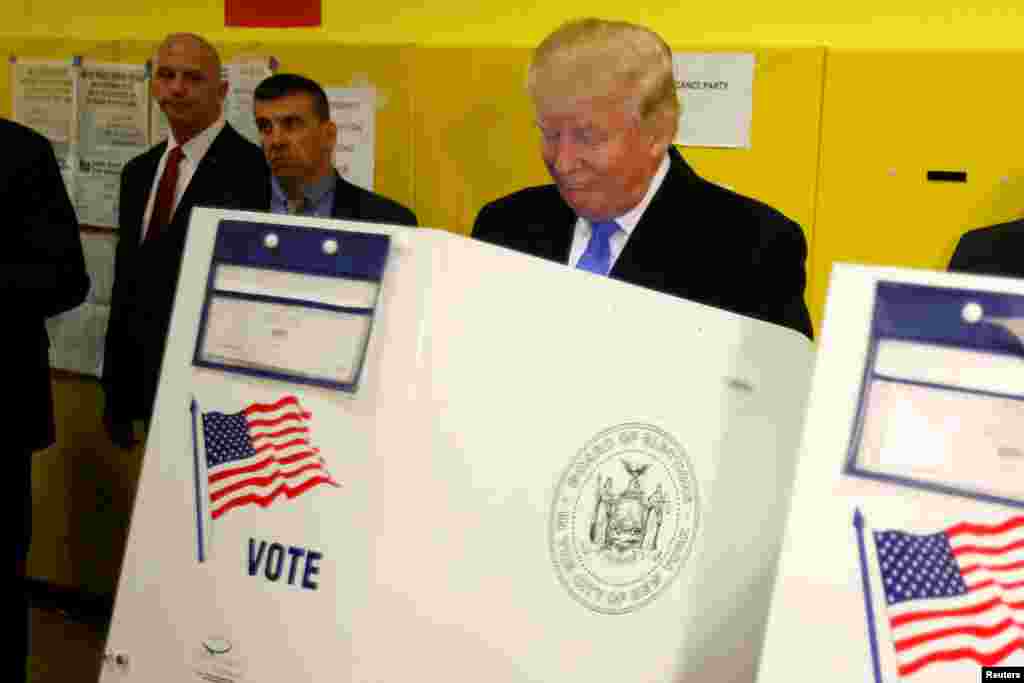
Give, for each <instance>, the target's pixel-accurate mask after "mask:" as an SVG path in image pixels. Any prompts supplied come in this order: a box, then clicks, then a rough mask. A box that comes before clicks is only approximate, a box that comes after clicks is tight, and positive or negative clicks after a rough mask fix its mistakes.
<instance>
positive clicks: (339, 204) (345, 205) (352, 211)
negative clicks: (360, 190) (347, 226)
mask: <svg viewBox="0 0 1024 683" xmlns="http://www.w3.org/2000/svg"><path fill="white" fill-rule="evenodd" d="M334 179H335V181H336V182H335V183H334V205H333V206H331V217H332V218H341V219H343V220H359V216H360V215H361V214H362V212H361V211H358V210H356V205H357V204H358V202H359V197H358V194H357V193H356V192H355V191H354V189H355V188H354V187H353V186H352V185H351V184H350V183H348V182H347V181H346V180H345V179H344V178H342V177H341V175H340V174H339V173H338V172H337V171H335V172H334Z"/></svg>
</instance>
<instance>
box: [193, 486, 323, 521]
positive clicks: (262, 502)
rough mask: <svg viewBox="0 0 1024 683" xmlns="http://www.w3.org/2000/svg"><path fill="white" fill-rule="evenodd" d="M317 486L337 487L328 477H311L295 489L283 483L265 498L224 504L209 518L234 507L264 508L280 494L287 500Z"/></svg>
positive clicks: (216, 516) (244, 498)
mask: <svg viewBox="0 0 1024 683" xmlns="http://www.w3.org/2000/svg"><path fill="white" fill-rule="evenodd" d="M318 484H329V485H330V486H337V485H338V484H336V483H335V482H334V480H333V479H331V478H330V477H313V478H311V479H307V480H306V481H304V482H303V483H302V484H300V485H299V486H296V487H295V488H292V487H290V486H288V484H286V483H285V484H281V485H280V486H278V487H277V488H276V489H274V491H273V492H272V493H270V494H269V495H266V496H257V495H255V494H250V495H247V496H239V497H238V498H235V499H233V500H231V501H229V502H227V503H225V504H224V505H223V506H221V507H219V508H217V509H216V510H212V511H211V512H210V516H211V517H213V519H217V518H218V517H220V516H221V515H223V514H224V513H225V512H227V511H228V510H231V509H233V508H236V507H241V506H243V505H250V504H255V505H259V506H260V507H263V508H265V507H267V506H268V505H270V504H271V503H272V502H274V499H275V498H276V497H278V496H279V495H281V494H282V493H284V494H285V495H286V496H288V498H295V497H297V496H301V495H302V494H303V493H305V492H306V491H308V490H309V489H311V488H313V487H314V486H317V485H318Z"/></svg>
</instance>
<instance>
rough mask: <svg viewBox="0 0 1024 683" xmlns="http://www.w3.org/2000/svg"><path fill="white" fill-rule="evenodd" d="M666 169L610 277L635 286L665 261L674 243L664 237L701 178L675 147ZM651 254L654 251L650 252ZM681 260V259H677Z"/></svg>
mask: <svg viewBox="0 0 1024 683" xmlns="http://www.w3.org/2000/svg"><path fill="white" fill-rule="evenodd" d="M668 154H669V167H668V173H667V174H666V175H665V180H664V181H663V182H662V183H661V187H659V188H658V191H657V192H656V193H655V194H654V196H653V197H652V198H651V203H650V204H648V205H647V209H646V210H645V211H644V213H643V216H641V217H640V222H639V223H637V224H636V227H635V228H633V232H632V234H631V235H630V236H629V241H628V242H626V247H625V248H624V249H623V250H622V253H621V254H620V255H619V258H618V259H617V260H616V261H615V265H614V266H613V267H612V271H611V273H609V277H613V278H615V279H617V280H623V281H625V282H634V281H635V280H636V279H637V278H638V277H639V278H643V277H645V276H646V275H649V273H648V272H647V271H649V270H650V268H651V266H652V264H655V263H659V262H661V261H662V260H664V257H665V254H664V253H663V252H664V250H665V248H666V246H667V245H671V244H673V243H676V242H677V240H675V239H672V236H671V235H667V234H665V231H666V230H669V229H671V228H670V227H668V226H671V225H672V224H673V223H675V222H678V220H679V213H680V210H679V207H680V206H685V205H686V200H685V199H684V197H685V196H686V195H688V194H692V188H693V185H694V183H695V182H699V181H700V178H699V177H698V176H697V174H696V173H694V172H693V169H691V168H690V167H689V166H688V165H687V163H686V162H685V161H683V157H682V155H680V154H679V152H678V151H676V148H675V147H672V146H670V147H669V152H668ZM652 250H653V251H652ZM680 256H682V255H680Z"/></svg>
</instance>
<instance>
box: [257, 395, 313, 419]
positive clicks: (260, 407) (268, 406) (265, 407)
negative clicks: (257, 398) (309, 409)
mask: <svg viewBox="0 0 1024 683" xmlns="http://www.w3.org/2000/svg"><path fill="white" fill-rule="evenodd" d="M281 406H295V407H296V408H299V409H300V410H301V409H302V406H300V405H299V399H298V398H296V397H295V396H291V395H285V396H282V397H281V398H279V399H277V400H276V401H274V402H273V403H253V404H251V405H249V407H247V408H246V409H245V410H243V411H242V412H243V413H244V414H245V415H252V414H253V413H272V412H274V411H275V410H279V409H280V408H281Z"/></svg>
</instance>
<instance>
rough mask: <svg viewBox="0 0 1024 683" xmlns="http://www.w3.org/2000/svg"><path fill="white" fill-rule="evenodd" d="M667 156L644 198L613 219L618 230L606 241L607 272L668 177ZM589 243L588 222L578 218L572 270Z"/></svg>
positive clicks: (570, 260)
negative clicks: (608, 262) (608, 255)
mask: <svg viewBox="0 0 1024 683" xmlns="http://www.w3.org/2000/svg"><path fill="white" fill-rule="evenodd" d="M668 167H669V161H668V154H666V155H665V158H664V159H662V160H661V165H660V166H658V170H657V171H656V172H655V173H654V177H653V178H652V179H651V184H650V186H648V188H647V193H646V194H645V195H644V198H643V199H641V200H640V203H639V204H637V205H636V206H634V207H633V208H632V209H630V210H629V211H627V212H626V213H625V214H623V215H621V216H619V217H618V218H615V219H613V220H614V221H615V222H616V223H618V224H619V228H620V230H616V231H615V234H614V235H612V236H611V238H610V239H609V240H608V242H609V245H610V246H611V252H612V253H611V260H610V264H609V272H611V268H612V267H614V266H615V262H616V261H617V260H618V258H619V254H621V253H622V250H623V249H625V248H626V242H627V241H628V240H629V236H630V235H632V234H633V228H635V227H636V226H637V223H639V222H640V218H641V217H642V216H643V215H644V211H646V210H647V206H648V205H649V204H650V203H651V199H653V198H654V193H655V192H657V191H658V188H660V187H661V184H662V183H663V182H664V181H665V176H666V175H668ZM589 242H590V221H588V220H587V219H586V218H578V219H577V220H576V228H575V231H574V232H573V237H572V248H571V249H570V250H569V265H571V266H572V267H573V268H575V267H576V264H577V263H579V260H580V259H581V258H582V257H583V252H584V251H586V250H587V243H589Z"/></svg>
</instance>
